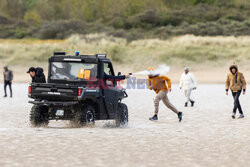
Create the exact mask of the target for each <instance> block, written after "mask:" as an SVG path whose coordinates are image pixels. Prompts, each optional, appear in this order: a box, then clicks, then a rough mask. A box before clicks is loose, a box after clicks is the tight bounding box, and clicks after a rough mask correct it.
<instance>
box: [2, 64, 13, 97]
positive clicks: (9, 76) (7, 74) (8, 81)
mask: <svg viewBox="0 0 250 167" xmlns="http://www.w3.org/2000/svg"><path fill="white" fill-rule="evenodd" d="M3 76H4V93H5V95H4V97H7V90H6V88H7V86H9V88H10V97H12V87H11V85H12V80H13V73H12V71H10V70H9V69H8V66H5V67H4V72H3Z"/></svg>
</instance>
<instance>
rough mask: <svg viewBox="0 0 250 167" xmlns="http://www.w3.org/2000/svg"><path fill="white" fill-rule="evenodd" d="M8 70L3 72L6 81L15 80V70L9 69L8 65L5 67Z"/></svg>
mask: <svg viewBox="0 0 250 167" xmlns="http://www.w3.org/2000/svg"><path fill="white" fill-rule="evenodd" d="M5 68H6V71H4V72H3V76H4V81H7V82H9V81H12V80H13V72H12V71H10V70H9V69H8V67H5Z"/></svg>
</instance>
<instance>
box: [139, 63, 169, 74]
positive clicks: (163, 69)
mask: <svg viewBox="0 0 250 167" xmlns="http://www.w3.org/2000/svg"><path fill="white" fill-rule="evenodd" d="M169 71H170V67H169V66H167V65H165V64H161V65H159V67H158V68H156V69H155V70H154V71H150V70H144V71H139V72H136V73H135V74H137V75H149V74H152V75H165V74H167V73H168V72H169Z"/></svg>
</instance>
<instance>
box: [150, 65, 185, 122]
mask: <svg viewBox="0 0 250 167" xmlns="http://www.w3.org/2000/svg"><path fill="white" fill-rule="evenodd" d="M166 82H167V85H166ZM148 87H149V89H150V90H154V91H155V93H156V94H157V95H156V97H155V99H154V107H155V111H154V112H155V114H154V116H153V117H151V118H149V120H151V121H157V120H158V111H159V102H160V101H161V100H162V101H163V103H164V104H165V105H166V106H167V107H168V108H169V109H170V110H172V111H173V112H175V113H176V114H177V115H178V119H179V122H181V120H182V112H179V111H178V110H177V109H176V108H175V107H174V106H173V105H172V104H171V103H170V101H169V99H168V96H167V94H168V92H171V80H170V79H169V78H168V77H167V76H164V75H162V76H160V74H157V73H156V72H155V71H154V68H153V67H149V68H148Z"/></svg>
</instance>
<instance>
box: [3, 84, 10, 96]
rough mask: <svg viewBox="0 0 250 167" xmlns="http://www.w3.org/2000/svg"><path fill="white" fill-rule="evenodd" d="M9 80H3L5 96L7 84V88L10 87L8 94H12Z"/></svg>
mask: <svg viewBox="0 0 250 167" xmlns="http://www.w3.org/2000/svg"><path fill="white" fill-rule="evenodd" d="M11 84H12V83H11V82H10V81H4V93H5V96H7V90H6V88H7V86H8V85H9V88H10V96H12V87H11Z"/></svg>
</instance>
